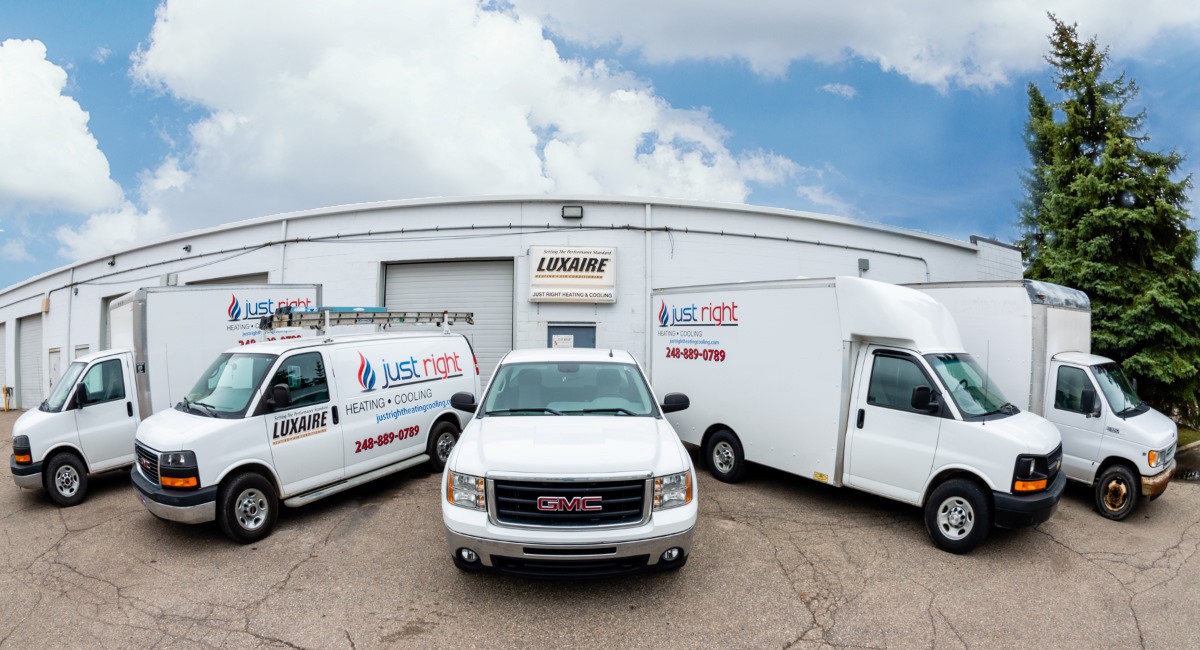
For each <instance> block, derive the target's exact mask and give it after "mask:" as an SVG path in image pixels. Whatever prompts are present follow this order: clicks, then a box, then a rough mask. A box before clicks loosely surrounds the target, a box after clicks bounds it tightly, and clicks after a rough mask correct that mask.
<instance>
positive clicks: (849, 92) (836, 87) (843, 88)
mask: <svg viewBox="0 0 1200 650" xmlns="http://www.w3.org/2000/svg"><path fill="white" fill-rule="evenodd" d="M821 90H823V91H825V92H827V93H829V94H830V95H837V96H838V97H845V98H846V99H854V98H855V97H858V89H857V88H855V87H854V86H851V85H848V84H841V83H834V84H825V85H824V86H821Z"/></svg>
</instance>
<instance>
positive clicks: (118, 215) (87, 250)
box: [54, 201, 168, 259]
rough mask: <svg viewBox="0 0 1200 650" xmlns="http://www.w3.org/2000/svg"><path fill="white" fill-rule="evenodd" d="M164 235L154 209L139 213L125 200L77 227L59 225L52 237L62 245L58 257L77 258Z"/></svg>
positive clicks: (161, 220) (163, 225)
mask: <svg viewBox="0 0 1200 650" xmlns="http://www.w3.org/2000/svg"><path fill="white" fill-rule="evenodd" d="M167 232H168V228H167V224H166V221H165V220H164V219H163V218H162V215H161V214H160V213H159V211H158V209H157V208H151V209H149V210H147V211H145V212H143V211H141V210H138V209H137V207H136V206H134V205H133V204H132V203H130V202H128V201H125V202H123V203H122V204H121V205H120V206H119V207H117V208H115V209H113V210H109V211H106V212H101V213H98V214H93V215H91V216H90V217H88V218H87V221H85V222H84V223H83V225H82V226H80V227H79V228H68V227H66V226H62V227H60V228H59V229H58V230H57V231H56V232H55V233H54V234H55V237H57V238H58V241H59V243H60V244H62V247H61V249H60V250H59V253H60V254H61V255H63V256H64V257H69V258H71V259H81V258H87V257H96V256H99V255H103V254H105V253H109V252H113V251H117V250H120V249H122V248H125V247H127V246H129V245H131V244H134V243H137V242H139V241H145V240H147V239H155V238H158V237H162V236H163V235H165V234H167Z"/></svg>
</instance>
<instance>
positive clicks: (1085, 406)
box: [1079, 388, 1100, 418]
mask: <svg viewBox="0 0 1200 650" xmlns="http://www.w3.org/2000/svg"><path fill="white" fill-rule="evenodd" d="M1079 410H1080V411H1083V414H1084V415H1086V416H1088V417H1089V418H1098V417H1100V403H1099V402H1098V401H1096V391H1095V390H1094V389H1091V388H1085V389H1083V392H1082V393H1080V394H1079Z"/></svg>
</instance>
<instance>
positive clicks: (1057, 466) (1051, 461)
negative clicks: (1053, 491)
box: [1046, 445, 1063, 485]
mask: <svg viewBox="0 0 1200 650" xmlns="http://www.w3.org/2000/svg"><path fill="white" fill-rule="evenodd" d="M1062 459H1063V451H1062V445H1059V446H1057V447H1055V448H1054V451H1052V452H1050V455H1049V456H1047V457H1046V466H1047V467H1049V468H1050V476H1048V477H1047V478H1049V479H1050V480H1049V482H1048V483H1047V485H1049V484H1050V483H1053V482H1054V479H1055V477H1057V476H1058V473H1059V472H1060V471H1062Z"/></svg>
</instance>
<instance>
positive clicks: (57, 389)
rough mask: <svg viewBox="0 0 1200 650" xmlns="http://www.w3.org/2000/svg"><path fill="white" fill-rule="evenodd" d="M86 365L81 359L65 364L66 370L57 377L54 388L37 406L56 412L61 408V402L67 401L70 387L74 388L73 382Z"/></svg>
mask: <svg viewBox="0 0 1200 650" xmlns="http://www.w3.org/2000/svg"><path fill="white" fill-rule="evenodd" d="M85 366H87V364H86V363H83V362H82V361H76V362H74V363H72V364H71V365H69V366H67V371H66V372H64V373H63V375H62V377H59V379H58V383H57V384H55V386H54V390H53V391H52V392H51V393H50V397H47V398H46V400H45V401H43V402H42V404H41V406H39V407H38V410H40V411H48V412H50V413H57V412H59V411H60V410H62V407H63V404H66V403H67V398H68V397H70V396H71V389H73V388H75V382H76V381H78V379H79V375H81V374H83V368H84V367H85Z"/></svg>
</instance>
